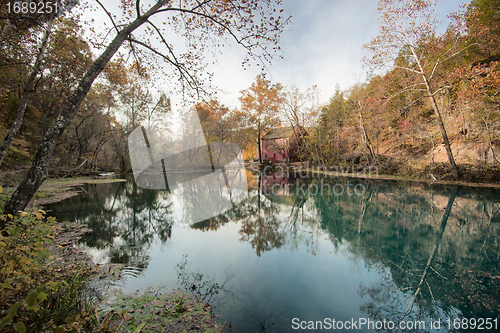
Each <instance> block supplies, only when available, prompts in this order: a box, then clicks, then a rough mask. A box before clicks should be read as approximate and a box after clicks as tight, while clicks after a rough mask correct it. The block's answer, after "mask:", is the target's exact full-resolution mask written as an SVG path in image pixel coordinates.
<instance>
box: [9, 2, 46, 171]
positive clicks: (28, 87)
mask: <svg viewBox="0 0 500 333" xmlns="http://www.w3.org/2000/svg"><path fill="white" fill-rule="evenodd" d="M54 18H55V11H54V13H53V14H52V15H51V16H50V18H49V20H48V22H47V27H46V28H45V32H44V34H43V37H42V42H41V44H40V48H39V49H38V53H37V56H36V60H35V64H34V65H33V69H32V70H31V74H30V76H29V77H28V80H27V81H26V84H25V86H24V89H23V97H22V98H21V102H20V103H19V107H18V108H17V113H16V119H15V120H14V124H13V125H12V126H11V128H10V129H9V132H8V133H7V135H6V136H5V138H4V139H3V141H2V143H1V144H0V166H1V165H2V162H3V160H4V158H5V155H7V150H8V149H9V147H10V144H11V143H12V140H13V139H14V136H15V135H16V134H17V132H18V131H19V129H20V128H21V125H22V122H23V118H24V114H25V112H26V107H27V106H28V102H29V101H30V99H31V96H32V95H33V93H34V92H35V89H36V82H37V77H38V74H39V71H40V67H41V65H42V60H43V57H44V56H45V50H46V49H47V43H48V41H49V36H50V33H51V32H52V24H53V23H54Z"/></svg>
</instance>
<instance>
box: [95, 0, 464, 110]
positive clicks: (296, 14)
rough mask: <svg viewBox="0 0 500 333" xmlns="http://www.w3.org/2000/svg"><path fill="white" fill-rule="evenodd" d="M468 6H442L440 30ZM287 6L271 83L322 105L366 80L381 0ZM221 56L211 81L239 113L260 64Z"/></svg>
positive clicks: (232, 49)
mask: <svg viewBox="0 0 500 333" xmlns="http://www.w3.org/2000/svg"><path fill="white" fill-rule="evenodd" d="M114 1H116V0H113V1H111V2H114ZM463 2H464V0H442V1H441V3H440V4H439V6H438V11H439V13H440V14H441V18H442V19H443V20H444V21H443V23H442V25H441V29H444V28H445V27H446V26H447V24H448V21H447V20H446V15H448V14H449V13H451V12H453V11H456V10H458V9H459V6H460V4H462V3H463ZM108 3H109V1H108ZM282 6H283V8H284V9H285V12H284V14H288V15H291V16H292V24H291V25H289V26H288V27H287V30H286V31H285V32H284V33H283V35H282V42H281V48H282V51H283V56H284V59H282V60H281V59H276V60H275V61H274V62H273V63H272V65H269V66H268V67H267V69H266V73H267V76H266V77H267V79H269V80H271V81H272V82H273V83H276V82H279V83H281V84H283V85H285V86H292V85H295V86H297V87H299V88H300V89H301V90H305V89H307V88H309V87H311V86H312V85H315V84H316V85H317V86H318V88H319V90H320V92H321V99H322V102H327V101H328V99H329V98H330V97H331V96H332V95H333V92H334V91H335V86H336V84H338V85H339V86H340V88H341V89H347V88H349V87H350V86H352V85H353V84H354V83H356V82H360V81H361V82H363V81H364V80H365V74H366V70H365V69H364V68H363V67H362V65H361V58H362V57H363V55H368V53H367V52H366V51H365V50H363V44H364V43H367V42H369V41H370V40H371V39H372V38H373V37H374V36H376V35H377V32H378V26H377V18H378V13H377V0H283V3H282ZM92 15H93V17H95V18H96V20H98V21H102V20H105V19H106V16H105V15H104V14H103V13H97V12H94V13H93V14H92ZM222 52H223V54H222V55H220V56H218V57H217V60H218V65H216V66H211V67H209V70H210V71H212V72H213V73H214V77H213V80H212V82H213V85H215V86H216V87H217V88H218V89H219V90H220V91H219V92H218V94H217V98H218V99H219V100H220V101H221V102H222V103H223V104H225V105H226V106H229V107H231V108H237V107H239V106H240V104H239V100H238V97H239V96H240V91H241V90H243V89H247V88H248V87H250V85H251V84H252V82H254V81H255V77H256V76H257V74H259V73H260V72H261V69H260V67H257V66H255V64H253V65H252V66H251V67H250V68H249V69H247V70H244V69H243V67H242V66H241V62H242V60H243V59H244V57H245V50H244V49H242V48H241V47H239V46H227V47H225V48H224V49H223V50H222ZM174 100H175V98H174Z"/></svg>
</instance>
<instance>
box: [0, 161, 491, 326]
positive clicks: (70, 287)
mask: <svg viewBox="0 0 500 333" xmlns="http://www.w3.org/2000/svg"><path fill="white" fill-rule="evenodd" d="M245 167H246V168H247V170H249V171H253V172H259V171H260V172H262V173H263V174H264V175H265V174H266V173H271V172H282V173H287V174H288V175H294V176H295V177H297V176H299V177H304V178H307V177H310V178H314V177H332V178H355V179H366V180H382V181H385V180H388V181H405V182H413V183H415V182H416V183H422V184H424V183H425V184H431V185H432V184H441V185H461V186H469V187H480V188H496V189H498V188H500V177H497V178H496V181H494V182H484V181H483V182H477V181H476V182H471V181H465V180H464V181H455V180H452V179H449V175H448V169H447V168H446V165H439V164H438V165H434V166H433V169H432V171H426V170H428V169H426V168H424V169H421V170H416V169H408V168H399V169H396V171H395V172H394V173H395V175H394V174H388V172H387V169H388V168H387V163H386V164H385V165H384V166H382V165H379V166H378V167H376V168H375V169H374V168H373V167H370V166H369V165H363V164H362V163H358V164H354V163H344V164H339V166H337V167H331V168H326V167H323V168H322V167H320V166H313V165H309V164H307V163H304V165H302V164H301V163H300V162H299V163H292V164H290V165H288V166H287V165H286V164H260V163H246V165H245ZM478 167H480V166H478ZM459 168H460V170H461V172H462V175H463V176H464V177H463V179H472V177H471V173H472V171H471V170H474V167H473V166H469V165H465V166H464V165H459ZM490 169H494V170H493V175H496V174H500V170H497V168H492V167H490ZM490 169H489V170H479V172H475V173H474V177H475V178H474V179H478V180H491V178H492V176H491V174H490V175H488V174H487V173H488V172H491V170H490ZM332 170H334V171H332ZM366 170H369V171H370V172H372V171H374V170H375V171H376V172H373V173H370V172H363V171H366ZM402 170H404V172H401V171H402ZM23 171H24V170H10V171H3V172H2V175H1V184H2V186H5V187H3V193H1V194H0V196H1V200H5V198H6V197H8V195H9V194H11V193H12V192H13V191H14V185H15V183H16V182H17V181H18V180H19V179H21V178H22V176H23V175H22V173H23ZM476 171H478V170H476ZM52 175H53V176H54V175H55V176H59V177H57V178H49V179H47V181H46V182H45V183H44V185H43V186H42V187H41V188H40V190H39V191H38V192H37V195H36V196H35V198H34V199H33V200H32V202H31V203H30V205H29V206H28V207H29V212H28V213H25V214H24V215H20V216H19V217H18V219H20V220H22V221H24V222H23V224H24V228H26V229H27V230H25V232H24V233H21V235H26V234H32V235H35V236H29V237H35V238H37V237H38V238H37V239H35V240H33V239H31V240H27V239H20V240H18V241H19V242H20V244H25V243H32V244H35V247H36V244H39V243H40V239H41V238H44V237H45V238H44V239H46V240H45V241H43V242H42V243H43V244H44V245H43V246H42V247H40V248H37V249H35V250H33V249H34V248H33V247H28V248H27V249H28V250H27V251H28V252H27V253H28V254H23V253H22V252H23V250H22V249H23V248H26V246H24V247H23V246H22V245H20V244H17V245H12V244H15V242H16V240H15V239H14V240H12V241H10V243H9V244H7V242H6V241H5V240H6V239H7V238H6V237H4V238H5V240H3V242H2V241H0V245H2V247H5V248H2V252H5V253H6V255H4V257H3V260H4V262H3V264H4V265H5V266H6V267H11V266H12V265H13V264H9V260H11V261H13V262H14V261H16V260H15V258H14V257H16V256H19V255H21V257H23V256H25V257H30V256H33V253H34V254H35V256H40V255H41V253H42V252H43V251H44V250H48V251H49V252H48V253H47V254H45V258H46V260H45V261H44V262H41V261H40V262H36V261H32V265H33V266H35V267H36V268H33V267H31V268H29V270H31V271H43V272H44V274H45V275H43V274H42V275H41V276H33V277H32V279H33V281H34V282H33V281H30V283H28V284H27V285H28V286H32V287H31V288H33V289H27V290H25V289H23V291H20V292H17V293H16V292H12V290H10V289H9V288H6V287H5V286H4V287H2V289H3V291H4V295H5V291H6V290H7V294H11V296H10V298H11V299H10V302H7V303H5V302H4V303H5V304H9V305H10V307H7V308H5V306H4V307H3V308H2V309H1V311H0V327H1V328H2V329H4V328H5V329H7V331H9V329H10V330H11V331H12V332H13V331H14V330H17V331H23V329H22V327H23V325H24V326H25V327H29V328H28V331H29V330H32V329H33V328H34V327H37V328H39V327H42V326H43V325H52V327H51V329H53V330H54V331H57V330H58V329H60V330H61V331H62V329H69V328H70V327H71V329H77V330H78V329H82V330H85V329H86V330H88V329H89V328H91V330H95V329H100V330H101V331H103V332H140V331H142V330H143V329H145V330H151V329H152V330H153V331H154V330H155V329H157V330H159V331H161V330H164V329H167V328H168V329H169V331H170V332H182V331H183V330H191V329H192V330H200V329H201V330H202V331H205V332H207V331H208V332H220V331H222V330H223V329H224V327H225V325H224V324H221V323H219V322H218V321H217V319H216V318H215V316H214V315H213V314H212V313H211V310H210V304H208V303H206V302H204V301H202V300H200V299H197V298H196V297H195V296H193V295H191V294H189V293H184V292H177V291H173V292H167V293H164V294H160V292H159V291H152V290H148V291H145V292H144V293H136V294H134V295H132V294H129V295H124V294H123V292H122V291H121V290H120V288H119V287H116V282H117V281H118V280H119V279H120V276H121V275H120V272H121V265H114V264H105V265H97V264H94V263H92V262H91V260H90V258H89V257H88V256H87V255H86V254H84V253H82V252H81V251H80V250H79V249H78V247H77V246H76V243H77V242H78V241H79V239H80V238H81V237H82V236H83V235H84V234H85V233H86V232H88V231H89V229H88V228H87V226H86V225H81V224H78V223H76V222H73V221H57V222H56V221H55V219H52V218H46V217H45V212H44V211H43V210H40V207H42V206H43V205H46V204H49V203H55V202H59V201H62V200H64V199H67V198H70V197H73V196H76V195H78V194H79V193H81V192H82V191H85V189H84V184H100V183H110V182H124V181H126V180H125V179H122V178H107V177H106V176H104V177H103V176H100V175H99V173H93V174H89V175H85V176H82V175H79V174H77V173H69V174H66V175H69V177H61V175H62V174H61V173H60V172H59V173H58V172H56V173H53V174H52ZM429 175H432V177H433V178H436V179H427V178H428V177H429ZM63 176H64V175H63ZM108 176H109V174H108ZM423 176H425V177H427V178H425V177H423ZM488 177H489V178H488ZM493 178H495V177H493ZM18 222H19V221H18ZM11 226H13V225H11ZM8 228H9V227H8ZM30 229H31V231H30ZM28 231H29V232H28ZM9 232H10V235H11V234H12V230H11V231H9ZM44 233H46V235H45V236H42V234H44ZM36 235H38V236H36ZM20 237H21V236H20ZM21 238H22V237H21ZM9 246H11V252H9V249H8V247H9ZM20 249H21V250H20ZM31 252H33V253H31ZM9 256H12V258H11V259H9ZM9 265H10V266H9ZM12 267H13V266H12ZM13 271H15V269H13V270H11V273H12V272H13ZM20 271H22V269H20ZM2 274H3V275H4V276H2V279H3V280H4V281H7V282H9V283H10V285H12V286H15V285H16V284H15V282H16V281H15V278H14V279H12V278H9V277H8V276H7V275H8V274H7V275H6V274H5V270H4V272H3V273H2ZM27 276H29V274H28V275H27ZM54 277H56V278H54ZM49 278H52V280H47V279H49ZM9 279H10V280H9ZM37 280H38V282H37ZM54 281H63V282H62V283H59V282H57V283H56V282H54ZM19 282H20V281H19ZM42 282H43V283H42ZM23 283H25V282H23ZM37 283H40V284H39V286H38V287H36V288H35V287H34V286H35V285H36V284H37ZM58 283H59V284H58ZM40 286H43V287H42V288H41V287H40ZM47 286H48V287H47ZM40 288H41V289H40ZM35 291H36V293H35V294H34V295H35V296H36V297H35V296H33V293H34V292H35ZM63 292H65V293H68V294H69V295H71V292H73V293H75V292H76V294H73V296H72V297H73V298H74V299H73V300H68V299H66V298H64V297H62V293H63ZM40 295H41V296H40ZM77 295H85V296H77ZM2 297H4V296H2ZM23 297H24V299H23ZM33 299H35V301H33ZM8 300H9V299H8V298H7V301H8ZM15 300H17V302H14V301H15ZM50 302H53V303H54V302H55V303H58V302H60V303H65V302H70V303H71V302H74V304H73V305H72V306H74V307H75V308H78V309H80V310H79V311H80V312H81V314H72V313H70V314H68V315H66V313H64V311H62V308H58V307H57V306H55V305H54V304H51V303H50ZM16 304H17V308H16ZM65 306H68V305H67V304H66V305H65ZM44 307H45V308H44ZM50 307H52V308H51V309H49V308H50ZM13 308H15V311H12V309H13ZM43 311H45V312H43ZM51 311H56V312H58V313H51ZM41 312H43V313H44V314H43V315H41V314H39V313H41ZM44 316H45V317H44ZM62 317H64V318H63V319H64V320H62V319H61V318H62ZM48 318H51V319H48ZM52 318H60V319H59V321H57V320H58V319H55V320H54V319H52ZM37 325H38V326H37ZM40 325H42V326H40ZM45 329H50V328H49V327H46V328H45Z"/></svg>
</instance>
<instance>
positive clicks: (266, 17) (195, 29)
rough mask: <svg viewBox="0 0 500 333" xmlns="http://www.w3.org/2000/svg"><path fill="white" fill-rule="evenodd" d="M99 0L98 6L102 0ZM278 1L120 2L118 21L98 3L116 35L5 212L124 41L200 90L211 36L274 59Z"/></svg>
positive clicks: (20, 204) (36, 183)
mask: <svg viewBox="0 0 500 333" xmlns="http://www.w3.org/2000/svg"><path fill="white" fill-rule="evenodd" d="M97 2H98V4H100V5H102V4H101V2H100V1H97ZM279 3H280V1H279V0H265V1H261V0H241V1H224V0H214V1H203V2H199V1H197V0H181V1H177V2H172V1H168V0H157V1H155V2H154V3H153V4H152V5H151V6H147V5H144V4H141V2H140V0H136V1H122V2H121V4H120V6H121V8H122V9H123V15H122V17H121V19H120V20H119V21H118V20H117V19H116V16H114V15H112V14H111V12H110V11H109V10H107V9H106V8H105V7H104V6H102V8H103V10H104V11H105V12H106V14H107V15H108V17H109V19H110V20H111V22H112V24H113V27H114V30H115V33H116V35H115V36H114V38H113V39H112V40H111V42H109V44H107V46H106V47H105V49H104V51H103V52H102V53H101V54H100V56H99V57H98V58H97V59H96V60H95V61H94V62H93V63H92V65H91V67H90V69H89V70H88V71H87V72H86V73H85V75H84V76H83V78H82V79H81V81H80V83H79V84H78V86H77V87H76V89H75V90H74V92H73V94H72V95H71V97H70V98H69V99H68V101H67V102H66V103H65V104H64V105H63V106H62V107H61V108H60V109H59V111H58V112H57V117H56V119H55V120H54V122H53V123H52V125H51V126H50V127H49V128H48V130H47V131H46V132H45V134H44V135H43V137H42V138H41V139H40V143H39V145H38V149H37V151H36V153H35V157H34V160H33V164H32V166H31V168H30V170H29V172H28V174H27V175H26V177H25V178H24V179H23V180H22V182H21V183H20V185H19V186H18V188H17V189H16V191H15V192H14V193H13V194H12V196H11V198H10V199H9V200H8V202H7V203H6V205H5V211H4V212H5V213H6V214H17V212H18V211H20V210H23V209H25V208H26V206H27V205H28V203H29V202H30V200H31V198H32V197H33V195H34V194H35V193H36V191H37V190H38V188H39V187H40V186H41V184H42V183H43V182H44V180H45V179H46V178H47V174H48V167H49V161H50V157H51V155H52V153H53V151H54V148H55V146H56V144H57V142H58V140H59V138H60V137H61V135H62V133H63V132H64V130H65V129H66V127H67V126H68V125H69V124H70V123H71V120H72V119H73V117H74V115H75V113H76V112H77V110H78V107H79V106H80V104H81V102H82V101H83V99H84V98H85V96H86V95H87V93H88V92H89V90H90V88H91V86H92V84H93V83H94V81H95V79H96V78H97V77H98V75H99V74H100V73H101V71H102V70H103V69H104V68H105V66H106V64H107V63H108V62H109V61H110V60H111V58H112V57H113V56H114V55H115V54H116V52H117V51H118V49H119V48H120V47H121V45H122V44H123V43H124V42H125V41H128V42H129V44H128V45H129V46H131V51H132V52H133V53H134V54H135V55H136V56H138V52H136V51H137V50H138V49H142V50H143V51H144V52H149V53H150V54H151V55H154V56H156V57H159V58H160V59H162V60H163V61H164V62H165V64H167V65H169V66H170V68H173V69H174V70H175V72H176V73H177V75H178V77H179V78H180V80H179V82H180V83H181V85H182V88H192V89H194V90H196V91H199V90H200V87H201V86H202V85H201V82H200V79H199V72H197V71H196V68H200V63H203V61H202V60H203V59H202V58H201V57H200V51H199V50H200V49H204V48H205V47H209V46H211V45H213V43H214V38H213V36H218V37H220V38H224V37H230V38H232V39H234V40H235V41H236V43H238V44H239V45H241V46H243V47H244V48H245V49H246V50H247V51H248V53H249V56H250V57H254V58H258V59H261V61H269V60H271V59H272V57H273V55H274V54H275V53H274V51H275V50H277V49H278V46H277V44H278V41H279V38H280V33H281V32H282V30H283V28H284V25H285V24H286V23H287V21H288V20H287V19H284V18H283V17H282V16H281V14H280V13H281V12H282V11H283V10H279V9H278V10H277V8H276V7H277V5H279ZM158 14H160V15H158ZM155 15H156V16H157V17H158V16H161V20H162V22H164V23H165V24H166V25H168V26H169V28H170V29H169V30H168V31H177V32H179V35H180V36H182V37H183V40H184V41H185V42H186V44H187V48H188V52H187V53H184V54H178V53H175V51H174V50H175V48H174V47H173V45H172V43H169V42H168V36H167V33H166V31H167V30H165V29H163V30H162V29H160V28H159V27H158V25H157V24H156V23H155V22H154V21H153V18H154V16H155ZM144 24H146V25H147V26H148V28H149V29H148V30H147V31H148V33H144V32H143V34H141V33H140V32H138V33H137V34H135V35H132V33H133V32H134V31H137V29H138V28H139V27H141V26H143V25H144ZM151 35H153V36H156V37H157V40H158V42H159V44H154V45H161V46H158V47H155V46H153V43H152V42H150V41H149V40H148V39H147V37H145V36H148V37H149V36H151ZM141 36H142V37H143V38H142V39H141ZM215 43H217V41H215ZM215 45H217V44H215ZM160 47H162V48H163V49H161V48H160ZM0 227H3V226H2V225H0Z"/></svg>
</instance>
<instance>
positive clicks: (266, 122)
mask: <svg viewBox="0 0 500 333" xmlns="http://www.w3.org/2000/svg"><path fill="white" fill-rule="evenodd" d="M282 89H283V86H282V85H281V84H279V83H276V84H272V83H271V81H269V80H266V79H265V78H264V76H262V75H260V74H259V75H257V78H256V79H255V82H254V83H252V86H251V87H250V88H249V89H247V90H243V91H241V96H240V101H241V107H242V109H243V111H245V112H248V114H249V116H250V118H251V120H250V122H251V124H252V126H253V128H254V130H255V137H256V142H257V147H258V151H259V162H261V163H262V156H261V155H262V151H261V150H262V147H261V144H260V139H261V137H262V135H263V134H264V132H265V131H267V130H269V129H271V128H273V127H276V126H278V125H279V124H280V119H279V110H280V107H281V102H282V99H283V96H282V94H281V91H282Z"/></svg>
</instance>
